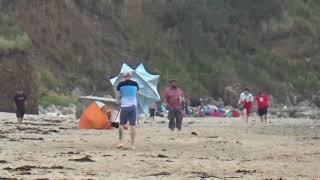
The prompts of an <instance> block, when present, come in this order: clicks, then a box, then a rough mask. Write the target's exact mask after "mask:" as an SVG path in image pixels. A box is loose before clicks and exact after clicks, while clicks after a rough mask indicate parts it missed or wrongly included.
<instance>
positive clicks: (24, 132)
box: [0, 113, 320, 180]
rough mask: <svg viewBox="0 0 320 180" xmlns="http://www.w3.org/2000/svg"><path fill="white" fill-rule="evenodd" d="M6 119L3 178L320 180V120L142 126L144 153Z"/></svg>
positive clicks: (1, 138)
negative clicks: (179, 130) (177, 130)
mask: <svg viewBox="0 0 320 180" xmlns="http://www.w3.org/2000/svg"><path fill="white" fill-rule="evenodd" d="M15 123H16V120H15V116H14V115H13V114H8V113H0V142H1V146H0V179H1V178H13V179H14V178H16V179H146V180H147V179H148V180H149V179H320V120H308V119H272V123H268V124H267V125H263V124H261V123H260V121H255V122H253V123H252V124H251V125H250V126H249V127H248V129H246V128H244V127H243V124H242V122H241V119H239V118H186V119H185V120H184V127H183V131H182V133H181V134H177V133H172V132H170V131H169V130H168V129H167V120H166V119H165V118H158V119H156V121H155V122H153V123H150V121H148V120H143V121H140V127H139V128H138V131H137V133H138V137H137V144H136V150H131V149H130V148H129V147H130V146H129V144H130V143H129V141H128V140H129V133H128V131H127V132H126V136H125V138H126V142H127V143H126V144H125V148H124V149H117V148H116V145H117V131H116V130H109V131H107V130H88V131H81V130H79V129H78V128H77V124H78V121H77V120H75V119H73V118H71V117H40V116H27V117H26V120H25V124H24V125H23V126H21V128H20V129H17V127H16V124H15Z"/></svg>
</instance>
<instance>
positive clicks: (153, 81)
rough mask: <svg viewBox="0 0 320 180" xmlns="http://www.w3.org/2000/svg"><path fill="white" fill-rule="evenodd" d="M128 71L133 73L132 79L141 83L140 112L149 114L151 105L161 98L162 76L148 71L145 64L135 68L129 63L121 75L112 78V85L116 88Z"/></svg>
mask: <svg viewBox="0 0 320 180" xmlns="http://www.w3.org/2000/svg"><path fill="white" fill-rule="evenodd" d="M128 72H130V73H131V74H132V80H134V81H136V82H137V83H138V85H139V91H138V94H137V100H138V112H139V114H142V113H145V114H148V112H149V107H150V105H151V104H152V103H155V102H156V101H159V100H160V95H159V93H158V89H157V85H158V81H159V77H160V76H159V75H153V74H150V73H148V72H147V71H146V69H145V68H144V66H143V64H140V65H139V66H138V67H137V68H136V69H135V70H134V69H132V68H131V67H130V66H129V65H127V64H123V65H122V68H121V71H120V73H119V75H118V76H117V77H115V78H112V79H110V82H111V84H112V86H113V87H114V88H116V87H117V85H118V83H119V82H121V81H122V80H123V75H124V74H126V73H128Z"/></svg>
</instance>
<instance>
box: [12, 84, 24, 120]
mask: <svg viewBox="0 0 320 180" xmlns="http://www.w3.org/2000/svg"><path fill="white" fill-rule="evenodd" d="M13 99H14V103H15V105H16V115H17V118H18V124H19V125H21V124H22V121H23V117H24V114H25V111H26V104H27V96H26V95H25V94H24V92H23V90H21V89H19V90H18V91H17V93H16V95H15V96H14V98H13Z"/></svg>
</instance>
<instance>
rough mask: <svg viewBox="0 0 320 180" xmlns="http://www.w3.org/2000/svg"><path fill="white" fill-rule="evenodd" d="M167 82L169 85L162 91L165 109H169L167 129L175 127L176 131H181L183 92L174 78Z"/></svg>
mask: <svg viewBox="0 0 320 180" xmlns="http://www.w3.org/2000/svg"><path fill="white" fill-rule="evenodd" d="M169 83H170V84H169V87H168V88H167V89H166V90H165V92H164V101H165V103H166V105H167V109H168V110H169V114H168V119H169V129H170V130H171V131H174V130H175V129H176V128H177V129H178V131H181V129H182V119H183V115H182V111H183V103H184V93H183V91H182V90H181V89H180V88H179V87H178V86H177V81H176V80H171V81H169Z"/></svg>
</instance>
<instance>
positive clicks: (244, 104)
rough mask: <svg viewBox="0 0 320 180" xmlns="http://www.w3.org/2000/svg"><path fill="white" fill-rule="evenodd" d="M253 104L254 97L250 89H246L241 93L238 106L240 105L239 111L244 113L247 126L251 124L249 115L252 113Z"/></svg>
mask: <svg viewBox="0 0 320 180" xmlns="http://www.w3.org/2000/svg"><path fill="white" fill-rule="evenodd" d="M253 102H254V97H253V95H252V94H251V93H250V90H249V88H245V89H244V92H243V93H241V95H240V98H239V101H238V105H239V109H240V110H241V111H242V117H243V120H244V121H245V122H246V124H248V122H249V115H250V112H251V108H252V103H253Z"/></svg>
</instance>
